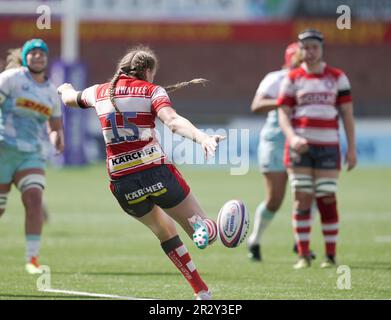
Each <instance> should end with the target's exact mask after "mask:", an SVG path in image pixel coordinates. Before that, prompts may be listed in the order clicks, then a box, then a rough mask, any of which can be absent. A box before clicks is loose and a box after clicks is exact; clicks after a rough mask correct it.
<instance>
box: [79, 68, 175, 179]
mask: <svg viewBox="0 0 391 320" xmlns="http://www.w3.org/2000/svg"><path fill="white" fill-rule="evenodd" d="M109 89H110V83H104V84H99V85H94V86H92V87H89V88H87V89H85V90H84V91H83V92H82V93H81V97H80V98H79V99H78V102H79V105H80V107H82V108H86V107H94V109H95V111H96V113H97V115H98V117H99V120H100V124H101V126H102V133H103V137H104V140H105V143H106V153H107V168H108V172H109V175H110V178H112V179H118V178H119V177H122V176H124V175H127V174H130V173H133V172H137V171H141V170H145V169H148V168H152V167H155V166H158V165H161V164H162V163H163V162H164V161H165V159H166V155H165V154H164V151H163V150H162V148H161V146H160V144H159V142H158V141H157V138H156V131H155V119H156V115H157V113H158V111H159V110H160V109H161V108H164V107H171V102H170V98H169V97H168V95H167V92H166V90H165V89H164V88H162V87H160V86H157V85H155V84H152V83H149V82H146V81H142V80H139V79H136V78H133V77H128V76H125V75H122V76H120V78H119V80H118V82H117V84H116V87H115V93H114V97H115V102H116V105H117V107H118V109H119V110H120V111H121V113H118V112H116V110H115V108H114V106H113V105H112V103H111V101H110V94H109Z"/></svg>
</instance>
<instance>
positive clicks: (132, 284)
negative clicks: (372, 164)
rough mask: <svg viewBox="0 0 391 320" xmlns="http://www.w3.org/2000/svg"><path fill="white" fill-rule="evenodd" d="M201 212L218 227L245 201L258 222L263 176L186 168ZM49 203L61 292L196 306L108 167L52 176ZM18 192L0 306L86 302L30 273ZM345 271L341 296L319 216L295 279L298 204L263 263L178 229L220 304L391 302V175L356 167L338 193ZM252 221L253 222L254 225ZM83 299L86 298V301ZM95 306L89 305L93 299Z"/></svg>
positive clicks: (8, 216)
mask: <svg viewBox="0 0 391 320" xmlns="http://www.w3.org/2000/svg"><path fill="white" fill-rule="evenodd" d="M180 170H181V171H182V173H183V175H184V176H185V178H186V180H187V182H188V183H189V185H190V187H191V188H192V191H193V192H194V194H195V195H196V197H197V198H198V200H199V201H200V203H201V205H202V207H203V208H204V210H205V211H206V212H207V213H208V215H210V216H211V217H214V218H216V216H217V212H218V211H219V209H220V207H221V205H222V204H223V203H224V202H225V201H226V200H229V199H234V198H239V199H242V200H243V201H244V202H245V203H246V205H247V207H248V209H249V211H250V214H251V220H252V218H253V212H254V209H255V207H256V205H257V203H258V202H259V201H260V199H261V198H262V196H263V185H262V179H261V176H260V174H259V173H258V172H257V170H256V169H252V170H251V171H250V172H249V173H248V174H247V175H244V176H231V175H230V174H229V170H228V169H225V168H220V169H217V170H214V169H210V168H208V169H200V168H194V167H182V168H180ZM47 180H48V188H47V191H46V193H45V198H46V202H47V204H48V207H49V209H50V212H51V216H50V222H49V224H47V225H46V226H45V228H44V236H43V244H42V249H41V259H40V262H41V263H42V264H45V265H48V266H49V267H50V269H51V286H52V288H55V289H62V290H73V291H84V292H91V293H101V294H112V295H121V296H130V297H138V298H142V297H147V298H157V299H178V300H180V299H192V291H191V289H190V286H189V285H188V284H187V282H186V281H185V280H184V279H183V278H182V275H180V273H179V272H178V271H177V270H176V268H175V267H174V266H173V265H172V264H171V262H170V261H169V260H168V259H167V258H166V256H165V255H164V253H163V251H162V250H161V248H160V245H159V242H158V241H157V240H156V239H155V238H154V236H153V235H152V233H151V232H150V231H149V230H148V229H146V228H145V227H144V226H143V225H141V224H140V223H138V222H137V221H135V220H134V219H132V218H130V217H128V216H127V215H126V214H125V213H123V212H122V211H121V209H120V207H119V205H118V204H117V203H116V201H115V199H114V197H113V196H112V195H111V193H110V191H109V189H108V179H107V176H106V170H105V168H104V165H103V164H97V165H93V166H89V167H85V168H67V169H61V170H56V169H53V168H50V169H49V170H48V172H47ZM19 198H20V196H19V193H18V192H17V191H16V189H15V188H13V190H12V192H11V195H10V199H9V202H8V206H7V210H6V213H5V215H4V216H3V217H2V218H1V219H0V299H83V297H78V296H69V295H65V294H55V293H44V292H39V291H38V290H37V288H36V279H37V277H36V276H29V275H27V274H25V272H24V213H23V207H22V204H21V202H20V199H19ZM338 202H339V211H340V220H341V228H340V236H339V245H338V262H339V264H342V265H347V266H349V267H350V270H351V274H350V275H351V289H350V290H346V289H345V290H341V289H338V288H337V280H338V276H339V274H337V271H336V269H328V270H321V269H320V268H319V264H320V261H321V259H322V256H323V241H322V236H321V232H320V224H319V217H316V220H315V221H314V227H313V231H312V243H311V247H312V249H313V250H314V251H315V252H316V253H317V256H318V258H317V260H315V262H314V263H313V266H312V267H311V268H310V269H307V270H299V271H295V270H293V269H292V265H293V263H294V262H295V260H296V257H295V255H294V254H293V253H292V244H293V236H292V231H291V221H290V211H291V210H290V207H291V195H290V192H289V190H288V192H287V197H286V199H285V201H284V205H283V207H282V208H281V210H280V211H279V212H278V215H277V217H276V218H275V220H274V221H273V223H272V224H271V225H270V227H269V229H268V230H267V232H266V233H265V236H264V239H263V240H264V242H263V256H264V261H263V262H262V263H254V262H251V261H249V260H248V258H247V249H246V246H245V245H242V246H240V247H239V248H236V249H228V248H225V247H223V245H222V244H221V243H216V244H214V245H213V246H212V247H210V248H207V249H206V250H198V249H197V248H196V247H195V246H194V245H193V244H192V242H191V240H190V239H188V238H187V237H186V236H185V234H184V233H183V232H182V231H181V230H180V235H181V238H182V240H184V242H185V244H186V245H187V247H188V249H189V251H190V254H191V255H192V258H193V261H194V262H195V264H196V266H197V268H198V270H199V272H200V273H201V275H202V276H203V278H204V280H205V281H206V282H207V283H208V285H209V287H210V289H211V290H212V291H213V294H214V298H215V299H390V298H391V169H390V168H377V169H364V168H357V169H356V170H355V171H353V172H351V173H345V172H344V173H343V174H342V177H341V179H340V184H339V196H338ZM251 222H252V221H251ZM84 299H85V298H84ZM90 299H92V298H90Z"/></svg>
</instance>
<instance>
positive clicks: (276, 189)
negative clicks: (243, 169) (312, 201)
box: [247, 42, 300, 261]
mask: <svg viewBox="0 0 391 320" xmlns="http://www.w3.org/2000/svg"><path fill="white" fill-rule="evenodd" d="M299 65H300V50H299V45H298V43H296V42H295V43H291V44H290V45H289V46H288V47H287V48H286V50H285V64H284V66H283V68H282V69H281V70H279V71H274V72H270V73H268V74H267V75H266V76H265V78H263V80H262V81H261V83H260V84H259V87H258V89H257V92H256V93H255V96H254V99H253V101H252V104H251V111H252V112H254V113H257V114H264V113H267V119H266V123H265V125H264V126H263V128H262V130H261V134H260V143H259V146H258V159H259V165H260V169H261V172H262V174H263V178H264V182H265V190H266V196H265V199H264V200H263V201H262V202H261V203H260V204H259V205H258V207H257V209H256V210H255V214H254V226H253V231H252V233H251V235H250V236H249V239H248V242H247V245H248V249H249V254H248V256H249V258H250V259H252V260H255V261H261V260H262V255H261V250H260V241H261V237H262V234H263V232H264V231H265V229H266V228H267V226H268V225H269V224H270V222H271V220H272V219H273V218H274V215H275V213H276V212H277V211H278V209H279V208H280V206H281V204H282V201H283V199H284V195H285V185H286V182H287V180H288V175H287V173H286V168H285V166H284V162H283V155H284V145H285V136H284V134H283V133H282V131H281V128H280V126H279V124H278V113H277V98H278V93H279V89H280V85H281V81H282V79H283V78H284V77H285V76H286V74H287V73H288V71H289V70H290V69H292V68H295V67H297V66H299Z"/></svg>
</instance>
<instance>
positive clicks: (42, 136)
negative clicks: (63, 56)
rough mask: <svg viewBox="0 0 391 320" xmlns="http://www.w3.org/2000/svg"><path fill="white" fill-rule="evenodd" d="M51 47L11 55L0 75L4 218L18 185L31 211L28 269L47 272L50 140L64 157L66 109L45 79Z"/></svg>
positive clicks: (31, 44) (34, 46)
mask: <svg viewBox="0 0 391 320" xmlns="http://www.w3.org/2000/svg"><path fill="white" fill-rule="evenodd" d="M48 51H49V50H48V47H47V45H46V43H45V42H44V41H42V40H41V39H32V40H29V41H27V42H26V43H25V44H24V46H23V48H22V49H14V50H10V53H9V56H8V58H7V67H6V69H7V70H5V71H4V72H2V73H1V74H0V162H1V166H0V215H2V214H3V213H4V211H5V208H6V203H7V197H8V193H9V191H10V190H11V185H12V183H14V184H15V185H16V187H17V188H18V189H19V191H20V192H21V194H22V202H23V205H24V207H25V212H26V224H25V234H26V262H27V263H26V266H25V269H26V271H27V272H28V273H30V274H35V273H41V272H42V271H41V269H40V266H39V264H38V260H37V259H38V255H39V249H40V242H41V233H42V223H43V214H42V193H43V190H44V188H45V161H46V159H45V158H46V152H47V142H48V128H49V131H50V133H49V135H50V140H51V142H52V143H53V144H54V146H55V147H56V149H57V150H58V151H59V152H62V151H63V148H64V138H63V129H62V121H61V104H60V100H59V99H58V96H57V94H56V88H55V87H54V85H53V84H52V83H51V82H50V81H49V80H48V78H47V77H46V75H45V71H46V68H47V66H48Z"/></svg>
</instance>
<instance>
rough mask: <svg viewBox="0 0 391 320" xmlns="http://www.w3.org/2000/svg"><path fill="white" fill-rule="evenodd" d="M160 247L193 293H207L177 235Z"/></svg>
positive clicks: (205, 286) (206, 288)
mask: <svg viewBox="0 0 391 320" xmlns="http://www.w3.org/2000/svg"><path fill="white" fill-rule="evenodd" d="M161 246H162V249H163V251H164V252H165V253H166V255H167V256H168V257H169V258H170V260H171V261H172V262H173V263H174V265H175V266H176V267H177V268H178V270H179V271H180V272H181V273H182V275H183V276H184V277H185V279H186V280H187V281H188V282H189V284H190V285H191V286H192V288H193V290H194V292H195V293H198V292H200V291H202V290H205V291H208V287H207V285H206V284H205V283H204V282H203V281H202V279H201V277H200V275H199V274H198V272H197V269H196V267H195V265H194V263H193V261H192V260H191V257H190V254H189V252H188V251H187V249H186V247H185V245H184V244H183V242H182V241H181V239H180V238H179V236H178V235H176V236H175V237H173V238H171V239H169V240H167V241H164V242H162V243H161Z"/></svg>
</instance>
